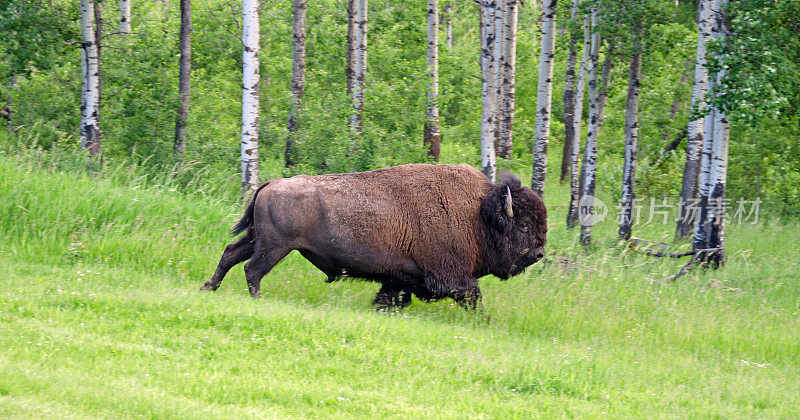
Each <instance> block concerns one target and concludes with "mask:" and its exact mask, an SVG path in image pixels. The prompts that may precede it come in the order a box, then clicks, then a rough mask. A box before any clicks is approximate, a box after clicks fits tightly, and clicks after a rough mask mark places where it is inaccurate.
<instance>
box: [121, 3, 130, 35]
mask: <svg viewBox="0 0 800 420" xmlns="http://www.w3.org/2000/svg"><path fill="white" fill-rule="evenodd" d="M119 15H120V16H119V31H120V32H122V33H123V34H129V33H131V0H119Z"/></svg>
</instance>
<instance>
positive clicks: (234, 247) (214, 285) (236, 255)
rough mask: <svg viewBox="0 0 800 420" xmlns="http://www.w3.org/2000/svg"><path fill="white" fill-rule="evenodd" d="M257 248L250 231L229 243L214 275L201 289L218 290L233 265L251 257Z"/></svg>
mask: <svg viewBox="0 0 800 420" xmlns="http://www.w3.org/2000/svg"><path fill="white" fill-rule="evenodd" d="M254 249H255V241H253V236H252V233H251V232H250V231H248V232H247V234H245V235H244V236H242V237H241V238H239V240H238V241H236V242H234V243H232V244H229V245H227V246H226V247H225V251H224V252H223V253H222V257H221V258H220V259H219V264H218V265H217V269H216V271H214V275H213V276H211V278H210V279H209V280H208V281H207V282H206V283H205V284H204V285H203V287H201V288H200V290H217V289H218V288H219V285H220V283H222V279H223V278H224V277H225V275H226V274H228V271H230V269H231V268H233V266H235V265H236V264H239V263H240V262H242V261H244V260H246V259H248V258H250V257H251V256H252V255H253V250H254Z"/></svg>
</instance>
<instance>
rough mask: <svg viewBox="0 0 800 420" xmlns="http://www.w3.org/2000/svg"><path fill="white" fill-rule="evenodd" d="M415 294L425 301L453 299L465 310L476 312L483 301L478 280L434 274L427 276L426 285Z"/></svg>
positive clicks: (427, 274)
mask: <svg viewBox="0 0 800 420" xmlns="http://www.w3.org/2000/svg"><path fill="white" fill-rule="evenodd" d="M420 289H421V290H415V291H414V294H415V295H417V296H418V297H419V298H420V299H423V300H438V299H444V298H446V297H449V298H452V299H453V300H455V301H456V303H458V304H459V305H461V306H463V307H464V308H465V309H471V310H475V309H477V308H478V307H479V305H480V301H481V289H480V287H478V280H476V279H474V278H472V277H467V276H463V277H461V276H459V277H451V276H440V275H436V274H434V273H426V274H425V285H424V287H423V288H420Z"/></svg>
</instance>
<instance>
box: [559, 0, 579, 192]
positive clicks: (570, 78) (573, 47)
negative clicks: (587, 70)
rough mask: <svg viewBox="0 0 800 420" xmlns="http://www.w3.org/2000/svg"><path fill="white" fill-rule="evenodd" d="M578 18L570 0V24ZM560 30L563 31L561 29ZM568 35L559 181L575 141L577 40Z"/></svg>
mask: <svg viewBox="0 0 800 420" xmlns="http://www.w3.org/2000/svg"><path fill="white" fill-rule="evenodd" d="M577 17H578V0H572V8H571V11H570V16H569V19H570V22H574V21H575V19H577ZM561 29H562V30H565V29H564V28H563V27H562V28H561ZM568 35H569V52H568V53H567V70H566V72H565V73H564V151H563V152H562V154H561V175H560V176H559V180H560V181H564V180H565V179H567V176H568V175H569V168H570V166H569V163H570V157H571V156H572V154H571V151H572V143H573V142H574V141H575V131H574V130H573V127H574V125H573V124H572V120H573V119H574V118H575V98H574V96H575V66H576V62H577V58H578V50H577V45H578V40H577V39H576V38H575V37H574V36H572V34H571V33H570V34H568Z"/></svg>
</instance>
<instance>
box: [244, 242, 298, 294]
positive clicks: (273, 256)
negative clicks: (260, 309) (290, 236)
mask: <svg viewBox="0 0 800 420" xmlns="http://www.w3.org/2000/svg"><path fill="white" fill-rule="evenodd" d="M290 251H291V249H280V248H277V249H272V250H269V251H264V250H262V249H258V248H257V249H256V250H255V251H254V252H253V257H252V258H250V261H248V262H247V263H246V264H245V265H244V276H245V278H246V279H247V288H248V289H249V290H250V295H251V296H252V297H254V298H259V297H261V279H262V278H263V277H264V276H266V275H267V273H269V272H270V270H272V268H273V267H275V265H277V264H278V262H280V260H282V259H283V257H285V256H286V255H287V254H289V252H290Z"/></svg>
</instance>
